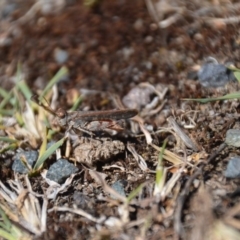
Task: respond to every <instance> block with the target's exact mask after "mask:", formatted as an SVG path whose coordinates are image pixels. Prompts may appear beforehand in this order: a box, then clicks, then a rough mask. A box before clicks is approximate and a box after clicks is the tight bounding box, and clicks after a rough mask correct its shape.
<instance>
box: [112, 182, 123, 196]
mask: <svg viewBox="0 0 240 240" xmlns="http://www.w3.org/2000/svg"><path fill="white" fill-rule="evenodd" d="M125 185H126V182H124V181H122V180H119V181H116V182H114V183H113V184H112V186H111V187H112V188H113V189H114V190H115V191H116V192H118V193H119V194H120V195H122V196H124V197H126V194H125V190H124V187H125ZM111 197H112V198H114V199H115V196H111Z"/></svg>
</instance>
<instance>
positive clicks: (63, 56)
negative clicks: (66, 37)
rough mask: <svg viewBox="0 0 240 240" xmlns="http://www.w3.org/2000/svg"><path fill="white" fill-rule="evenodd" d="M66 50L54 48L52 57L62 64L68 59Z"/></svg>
mask: <svg viewBox="0 0 240 240" xmlns="http://www.w3.org/2000/svg"><path fill="white" fill-rule="evenodd" d="M68 56H69V54H68V52H67V51H65V50H62V49H60V48H56V49H55V50H54V59H55V61H56V62H57V63H58V64H63V63H65V62H66V61H67V60H68Z"/></svg>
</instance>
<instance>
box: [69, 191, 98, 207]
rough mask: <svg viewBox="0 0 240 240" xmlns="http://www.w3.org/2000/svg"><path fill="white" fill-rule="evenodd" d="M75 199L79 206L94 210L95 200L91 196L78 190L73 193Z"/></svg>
mask: <svg viewBox="0 0 240 240" xmlns="http://www.w3.org/2000/svg"><path fill="white" fill-rule="evenodd" d="M73 201H74V203H75V204H76V205H77V206H78V208H81V209H84V210H87V211H89V210H93V201H92V199H91V198H90V197H88V196H87V195H85V194H84V193H82V192H79V191H76V192H74V194H73Z"/></svg>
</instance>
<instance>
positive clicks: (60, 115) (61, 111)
mask: <svg viewBox="0 0 240 240" xmlns="http://www.w3.org/2000/svg"><path fill="white" fill-rule="evenodd" d="M57 116H58V117H60V118H64V117H65V116H66V111H65V110H63V109H62V108H59V109H58V110H57Z"/></svg>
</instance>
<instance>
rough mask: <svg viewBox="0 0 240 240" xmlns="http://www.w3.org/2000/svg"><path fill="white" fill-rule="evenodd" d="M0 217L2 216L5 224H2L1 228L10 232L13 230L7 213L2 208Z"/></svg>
mask: <svg viewBox="0 0 240 240" xmlns="http://www.w3.org/2000/svg"><path fill="white" fill-rule="evenodd" d="M0 215H1V217H2V221H3V222H2V223H1V226H2V227H3V228H4V229H5V230H7V231H9V230H10V228H11V222H10V221H9V219H8V217H7V215H6V214H5V212H4V211H3V210H2V208H1V207H0Z"/></svg>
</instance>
